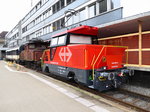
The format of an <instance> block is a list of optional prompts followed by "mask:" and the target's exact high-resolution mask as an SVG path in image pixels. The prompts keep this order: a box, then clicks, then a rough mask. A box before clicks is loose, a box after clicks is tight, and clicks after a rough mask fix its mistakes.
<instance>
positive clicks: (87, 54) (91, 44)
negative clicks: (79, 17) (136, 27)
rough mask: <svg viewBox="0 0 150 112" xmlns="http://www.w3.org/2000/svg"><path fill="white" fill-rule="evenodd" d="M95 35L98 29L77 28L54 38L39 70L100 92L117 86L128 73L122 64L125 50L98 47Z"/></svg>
mask: <svg viewBox="0 0 150 112" xmlns="http://www.w3.org/2000/svg"><path fill="white" fill-rule="evenodd" d="M97 35H98V28H96V27H90V26H80V27H77V28H73V29H70V30H67V31H65V32H63V33H60V34H57V35H55V36H53V37H52V39H51V43H50V49H47V50H45V51H44V52H43V56H42V62H43V63H42V70H43V71H44V72H50V73H53V74H56V75H59V76H62V77H65V78H69V79H74V80H75V81H76V82H78V83H80V84H84V85H86V86H88V87H93V88H94V89H97V90H99V91H103V90H108V89H112V88H117V87H119V86H120V85H121V84H122V83H123V82H124V81H126V78H127V75H128V73H129V70H127V69H125V68H123V64H122V60H123V56H124V55H125V50H126V48H125V47H116V46H111V45H108V46H106V45H97V43H98V42H97Z"/></svg>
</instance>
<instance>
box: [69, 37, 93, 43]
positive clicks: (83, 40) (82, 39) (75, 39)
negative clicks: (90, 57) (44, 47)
mask: <svg viewBox="0 0 150 112" xmlns="http://www.w3.org/2000/svg"><path fill="white" fill-rule="evenodd" d="M70 44H92V37H90V36H82V35H70Z"/></svg>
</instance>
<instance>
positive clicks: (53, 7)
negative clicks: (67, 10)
mask: <svg viewBox="0 0 150 112" xmlns="http://www.w3.org/2000/svg"><path fill="white" fill-rule="evenodd" d="M52 9H53V14H54V13H55V12H56V5H55V4H54V5H53V6H52Z"/></svg>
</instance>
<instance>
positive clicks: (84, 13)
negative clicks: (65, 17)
mask: <svg viewBox="0 0 150 112" xmlns="http://www.w3.org/2000/svg"><path fill="white" fill-rule="evenodd" d="M79 14H80V15H79V18H80V21H83V20H85V19H86V10H85V8H84V9H81V10H80V11H79Z"/></svg>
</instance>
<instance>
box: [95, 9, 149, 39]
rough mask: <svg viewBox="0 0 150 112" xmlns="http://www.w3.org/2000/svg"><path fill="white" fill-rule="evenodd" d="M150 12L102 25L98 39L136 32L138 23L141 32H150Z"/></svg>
mask: <svg viewBox="0 0 150 112" xmlns="http://www.w3.org/2000/svg"><path fill="white" fill-rule="evenodd" d="M149 21H150V11H149V12H144V13H140V14H137V15H134V16H130V17H126V18H123V19H120V20H117V21H113V22H110V23H106V24H102V25H99V26H97V27H99V31H100V37H109V36H116V35H122V34H129V33H135V32H138V23H139V22H141V23H142V29H143V30H142V31H149V30H150V27H149V26H150V22H149Z"/></svg>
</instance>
